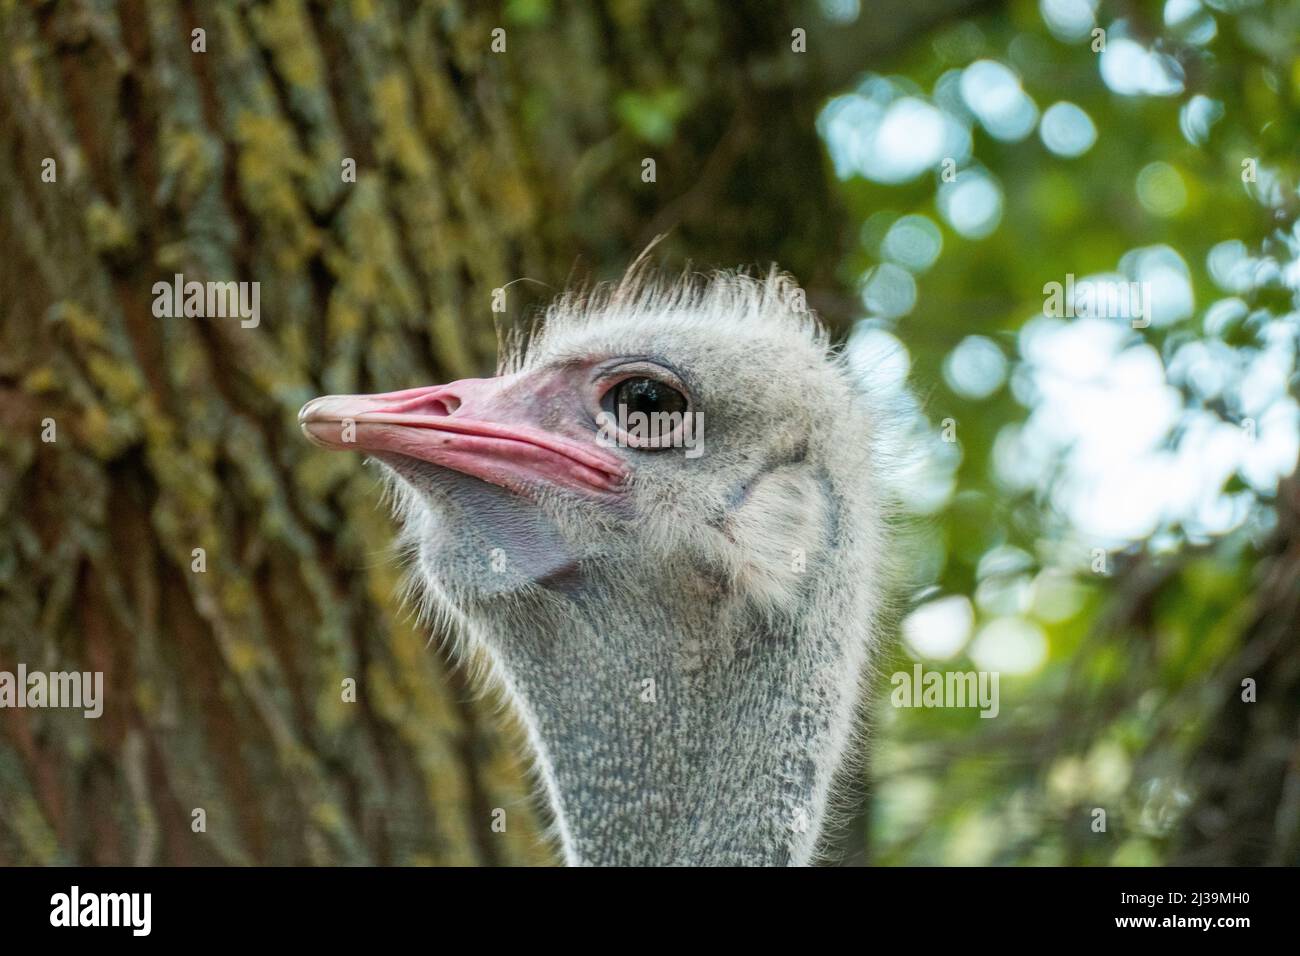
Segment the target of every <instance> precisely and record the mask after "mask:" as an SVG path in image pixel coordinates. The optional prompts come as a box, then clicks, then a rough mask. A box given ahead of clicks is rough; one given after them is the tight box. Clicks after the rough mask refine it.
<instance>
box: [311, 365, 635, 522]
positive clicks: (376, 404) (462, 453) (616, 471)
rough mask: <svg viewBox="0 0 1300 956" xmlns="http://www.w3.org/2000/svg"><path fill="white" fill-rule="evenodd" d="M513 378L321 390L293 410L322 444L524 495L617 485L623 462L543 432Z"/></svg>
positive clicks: (588, 444)
mask: <svg viewBox="0 0 1300 956" xmlns="http://www.w3.org/2000/svg"><path fill="white" fill-rule="evenodd" d="M513 378H514V377H513V376H510V377H506V378H492V379H464V380H462V381H459V382H452V383H450V384H448V385H431V386H428V387H425V388H411V389H406V390H405V391H401V392H385V393H383V394H380V395H326V396H324V397H323V398H317V399H313V400H312V401H310V402H308V403H307V404H306V405H304V406H303V407H302V411H300V412H299V413H298V422H299V424H300V425H301V426H302V430H303V434H305V435H306V436H307V437H308V438H309V439H310V440H311V441H313V442H314V443H316V444H317V445H320V446H321V447H322V448H333V449H340V450H349V451H367V452H372V453H377V454H379V455H381V456H382V455H383V454H395V455H405V456H407V457H408V458H417V459H419V460H421V461H427V462H429V463H431V464H434V465H439V466H441V467H443V468H450V469H453V470H454V471H458V472H461V473H463V474H466V475H472V476H473V477H475V478H479V479H482V480H483V481H487V482H490V483H492V484H494V485H499V486H500V487H502V488H506V489H509V490H510V491H513V492H516V493H518V494H522V495H525V496H527V497H533V496H535V494H536V492H537V491H539V490H541V489H542V488H544V487H547V486H552V487H561V488H566V489H569V490H571V491H577V492H581V493H586V494H588V495H590V494H593V493H595V494H600V495H606V494H609V493H612V492H617V491H619V490H621V488H622V485H623V482H624V481H625V480H626V478H627V475H628V469H627V467H626V466H625V465H624V463H623V461H622V460H621V459H620V458H619V457H618V456H616V455H614V454H613V453H612V452H609V451H607V450H605V449H603V448H601V447H600V446H598V445H597V444H595V442H594V441H582V440H578V439H575V438H570V437H567V436H562V435H557V434H555V433H554V432H552V431H548V430H544V429H542V428H540V427H538V426H537V425H536V424H534V423H532V422H530V421H528V420H527V419H529V418H533V417H534V416H533V415H530V414H529V413H528V409H527V408H525V407H521V403H520V402H519V401H518V400H517V399H511V398H508V397H507V396H506V395H505V389H504V387H503V386H504V385H505V384H507V383H509V382H510V381H511V380H512V379H513Z"/></svg>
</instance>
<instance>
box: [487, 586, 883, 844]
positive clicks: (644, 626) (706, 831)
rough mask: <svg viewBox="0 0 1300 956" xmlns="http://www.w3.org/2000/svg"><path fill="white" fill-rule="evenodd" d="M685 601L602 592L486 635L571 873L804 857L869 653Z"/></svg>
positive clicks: (812, 630)
mask: <svg viewBox="0 0 1300 956" xmlns="http://www.w3.org/2000/svg"><path fill="white" fill-rule="evenodd" d="M692 590H693V592H694V593H686V594H683V593H676V594H672V595H667V596H666V599H663V598H661V600H658V601H655V600H645V599H644V598H645V597H646V596H645V595H629V594H628V593H627V592H626V591H625V590H622V589H619V591H618V592H615V591H614V590H613V589H610V590H609V591H608V592H607V593H604V594H599V593H598V594H595V595H590V594H588V595H586V599H584V600H582V601H579V602H578V603H576V604H575V603H571V602H568V601H564V602H559V601H555V602H545V607H539V606H534V607H531V608H529V609H527V611H526V612H520V610H519V609H516V610H515V611H514V612H513V613H511V614H509V615H507V616H505V617H503V618H498V619H496V620H491V621H489V622H487V627H488V628H489V633H492V632H494V633H496V634H497V635H503V636H504V638H505V639H490V640H488V641H485V643H486V644H487V645H488V646H489V647H490V648H491V649H492V653H493V656H494V659H495V662H496V665H497V667H498V671H499V673H500V675H501V676H502V677H503V679H504V681H505V683H506V685H507V687H508V689H509V691H510V692H511V694H512V696H513V697H514V698H515V700H516V703H517V706H518V709H519V711H520V712H521V714H522V716H523V719H524V722H525V724H526V726H527V729H528V733H529V737H530V740H531V743H532V746H533V748H534V751H535V754H536V758H537V761H538V767H539V770H540V772H541V775H542V779H543V781H544V783H545V787H546V790H547V792H548V795H549V797H550V799H551V802H552V804H553V807H554V809H555V812H556V817H557V820H556V823H557V826H558V829H559V832H560V836H561V840H562V843H563V847H564V853H565V857H566V859H567V861H568V862H569V863H570V864H576V865H581V864H586V865H676V864H689V865H787V864H796V865H797V864H803V863H807V862H808V861H809V859H810V858H811V856H812V854H813V851H814V846H815V843H816V838H817V834H818V831H819V829H820V827H821V824H822V820H823V817H824V814H825V810H826V802H827V794H828V791H829V789H830V785H831V778H832V776H833V774H834V771H835V768H836V767H837V765H838V764H839V763H840V761H841V757H842V755H843V752H844V750H845V748H846V746H847V742H848V740H849V737H850V730H851V725H852V719H853V714H854V708H855V704H856V700H857V691H858V682H857V677H858V674H859V673H860V671H861V669H862V664H863V661H862V657H863V656H864V652H865V642H864V641H863V640H862V639H861V638H860V637H859V638H857V639H853V638H852V637H851V636H850V635H848V634H847V633H841V632H840V629H839V628H838V627H836V626H834V624H833V623H832V622H831V621H829V620H828V619H827V618H826V616H824V615H816V616H814V615H811V614H809V613H804V609H798V610H796V612H795V613H793V614H789V615H783V616H781V618H780V619H771V618H767V617H765V616H764V615H760V614H758V613H756V612H753V611H749V610H745V609H744V605H743V602H740V601H738V600H736V599H733V598H729V596H728V595H726V594H725V593H723V592H722V590H721V589H720V588H718V587H716V586H714V585H710V584H700V585H697V586H695V587H694V588H693V589H692ZM815 597H816V595H813V594H812V593H811V592H810V594H809V595H808V599H809V600H810V601H811V600H814V599H815ZM822 597H823V598H825V595H822ZM575 609H576V616H575ZM651 682H653V683H651Z"/></svg>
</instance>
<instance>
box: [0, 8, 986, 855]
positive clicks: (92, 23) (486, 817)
mask: <svg viewBox="0 0 1300 956" xmlns="http://www.w3.org/2000/svg"><path fill="white" fill-rule="evenodd" d="M966 5H970V4H965V5H964V4H960V3H951V2H948V3H930V4H926V3H920V4H917V3H912V4H903V3H890V4H886V7H887V9H886V10H884V11H882V12H881V14H882V15H881V19H880V21H879V22H873V23H866V22H864V23H861V24H859V25H858V26H857V27H855V28H854V30H852V31H842V32H841V33H839V34H836V35H832V28H831V27H829V26H828V25H827V24H825V23H822V22H821V21H818V20H816V19H815V18H814V17H813V16H812V15H808V14H806V11H804V10H803V8H802V7H800V6H799V5H797V4H792V5H789V6H786V5H780V4H778V5H767V4H762V5H760V4H756V3H755V4H744V3H742V4H738V5H731V4H718V5H700V4H694V3H689V4H684V5H682V6H681V7H680V8H672V7H671V6H670V5H661V4H638V3H631V4H629V3H620V2H609V3H594V4H579V3H563V2H560V3H554V4H548V3H535V4H505V5H497V4H478V3H475V4H463V3H456V2H440V3H429V4H417V3H380V2H374V3H366V2H358V3H324V2H303V0H275V2H269V3H235V2H217V3H196V2H182V3H172V2H149V0H123V2H122V3H120V4H118V5H116V6H109V7H106V6H104V5H101V4H91V3H81V2H60V3H49V2H46V3H29V4H17V5H6V8H5V12H4V13H3V14H2V16H3V22H2V24H0V50H2V52H3V56H2V57H0V133H2V138H0V141H2V142H3V148H2V149H0V181H3V182H4V184H5V191H6V195H5V202H4V211H3V218H2V219H0V223H3V225H2V226H0V263H2V265H0V302H2V303H3V308H4V315H3V319H2V320H0V514H2V515H3V521H2V522H0V670H9V671H13V670H14V669H15V668H16V666H17V664H18V663H19V662H24V663H26V664H27V666H28V667H29V668H32V669H37V668H41V669H44V670H48V671H56V670H86V671H102V672H103V674H104V680H105V698H106V702H105V709H104V713H103V716H102V717H101V718H100V719H98V720H87V719H84V718H83V717H82V716H81V715H80V713H79V712H72V711H64V710H36V709H25V710H24V709H13V708H9V709H5V710H3V711H0V864H10V863H55V862H61V863H96V864H123V863H124V864H163V863H168V864H185V863H270V864H288V863H310V864H318V863H319V864H324V863H438V864H447V863H452V864H486V863H511V864H518V863H538V862H546V861H549V860H551V859H552V852H551V848H550V847H549V845H548V844H547V842H546V841H545V840H544V839H543V837H542V836H541V832H542V831H541V827H540V824H539V814H538V812H537V811H536V810H535V809H534V804H533V801H532V797H531V794H530V789H531V788H530V786H529V784H528V782H527V779H526V776H525V775H524V773H523V771H522V763H521V759H520V758H519V757H517V756H516V754H517V753H518V749H517V746H516V744H517V742H518V741H517V740H516V739H515V737H516V735H515V734H514V732H513V731H511V730H510V729H509V727H508V726H505V725H503V723H502V722H501V721H500V720H498V719H497V718H496V717H495V716H493V713H494V709H493V706H492V701H490V700H483V699H481V696H480V695H479V692H478V691H477V690H476V689H474V688H471V687H470V686H468V685H467V683H466V679H465V677H464V676H463V675H462V674H461V673H460V672H459V671H457V670H455V669H453V668H451V667H449V666H448V664H447V663H446V662H445V659H444V657H443V656H442V655H441V654H440V653H439V651H438V649H437V648H436V647H435V648H426V641H427V640H428V637H429V635H428V634H427V632H426V630H425V629H424V628H423V627H422V626H420V625H419V623H417V622H415V621H413V620H412V619H411V618H410V616H409V615H408V614H407V613H406V612H404V611H403V610H402V608H401V606H400V602H399V601H398V600H397V598H396V596H395V595H396V591H397V588H398V582H399V570H398V566H397V562H396V561H395V560H394V559H393V558H392V556H391V555H390V554H388V553H387V546H388V543H389V542H390V541H391V538H392V527H391V524H390V521H389V518H388V516H387V515H386V513H385V510H384V508H383V507H382V506H381V505H380V504H379V503H378V497H377V485H376V482H375V480H374V476H373V473H372V472H371V471H369V470H367V469H365V468H363V467H362V465H361V463H360V462H359V461H358V460H357V459H356V458H354V457H352V456H332V455H329V454H327V453H323V452H319V451H316V450H313V449H312V448H311V447H310V446H309V445H308V444H307V443H306V442H305V441H303V440H302V438H301V436H300V434H299V431H298V427H297V425H296V421H295V414H296V411H297V409H298V407H299V406H300V405H301V404H302V403H303V402H304V401H305V400H306V399H308V398H310V397H312V396H314V395H317V394H321V393H324V392H354V391H367V390H391V389H397V388H404V387H410V386H414V385H419V384H427V383H430V382H435V381H439V380H447V379H451V378H457V377H462V376H467V375H475V374H482V373H484V372H487V371H490V369H491V367H492V365H493V362H494V354H495V348H496V341H497V324H496V323H495V322H494V318H495V317H494V315H493V313H492V310H491V306H492V292H493V290H494V289H497V288H503V287H506V288H508V294H507V302H508V312H509V317H510V318H511V319H515V320H517V319H518V318H519V317H521V316H524V315H525V314H526V313H527V311H528V309H529V308H530V307H531V306H533V305H534V304H535V303H536V302H538V301H540V300H542V299H545V298H547V297H549V296H550V294H551V293H552V291H553V290H554V289H555V288H556V287H558V286H560V285H562V284H563V283H564V282H565V281H566V280H567V279H568V278H569V276H570V275H571V274H572V273H573V272H574V271H577V272H579V273H583V272H588V271H589V272H592V273H594V274H595V275H597V276H608V275H612V274H613V273H615V272H617V271H618V270H619V269H621V268H622V267H623V266H625V265H626V264H627V262H628V261H629V260H630V259H631V258H632V257H633V256H634V255H635V254H636V253H637V252H638V251H639V249H640V247H641V246H642V245H643V244H644V243H645V242H646V241H648V240H649V239H650V238H651V237H652V236H654V235H655V234H656V233H659V232H664V231H667V232H669V233H670V236H669V239H668V241H667V243H666V244H665V246H664V247H663V248H664V250H666V253H665V254H666V255H668V256H675V257H678V258H681V257H683V256H684V255H694V256H695V257H696V259H697V260H698V261H701V262H702V263H704V264H707V265H710V266H711V265H728V266H729V265H736V264H740V263H746V262H753V263H755V264H757V265H758V266H760V267H765V266H766V265H767V264H768V263H770V262H771V261H773V260H777V261H780V262H781V263H782V265H783V266H785V267H786V268H789V269H791V270H793V271H794V272H795V273H796V274H797V275H799V276H800V277H801V278H802V279H804V280H805V281H806V282H807V283H808V284H809V286H810V287H812V288H814V289H816V288H825V289H831V290H833V289H835V287H836V285H837V283H836V278H835V269H836V265H837V263H838V262H839V260H840V252H841V250H842V249H843V247H844V245H845V243H846V242H849V241H851V230H850V229H849V228H848V227H847V224H846V223H845V221H844V219H843V218H842V216H840V215H839V214H837V213H835V212H834V209H835V207H834V204H833V202H832V200H831V198H830V192H829V188H830V187H829V183H828V177H827V175H826V171H825V162H824V158H823V152H822V150H821V147H820V145H819V143H818V141H817V137H816V133H815V130H814V127H813V119H814V117H815V114H816V110H817V109H818V108H819V106H820V103H821V102H822V99H823V96H824V94H825V93H826V92H828V91H830V90H831V89H832V87H833V86H834V84H836V83H839V82H842V81H844V80H845V79H847V76H846V75H845V70H844V68H843V67H836V66H835V65H834V64H835V63H836V62H839V60H842V59H843V58H842V57H840V58H839V60H836V58H833V57H824V58H822V59H817V56H818V54H817V52H816V51H817V50H818V49H819V43H820V42H821V41H823V40H824V41H825V42H824V47H825V48H826V49H830V48H831V47H835V48H837V49H840V50H843V49H845V48H846V44H849V43H850V41H852V39H853V37H854V36H857V37H858V40H859V45H858V46H857V47H856V49H857V50H858V57H857V63H858V65H859V66H862V67H865V66H868V65H869V64H870V61H871V58H872V56H873V53H874V52H876V51H881V50H886V49H889V48H890V47H891V46H892V45H893V44H895V43H897V42H898V41H899V39H900V38H902V37H904V36H906V34H907V31H908V30H909V29H916V28H918V27H922V26H926V25H928V24H929V23H930V22H932V21H933V20H934V19H935V18H936V17H940V16H944V15H946V13H948V12H950V11H952V10H955V9H960V8H962V7H963V6H966ZM863 19H864V20H865V19H866V18H865V17H864V18H863ZM796 26H803V27H804V28H805V29H807V30H808V32H809V38H810V39H809V49H810V51H812V52H810V53H809V54H808V55H806V56H804V55H800V54H795V53H793V52H792V50H791V43H790V39H791V30H792V29H793V28H794V27H796ZM498 27H501V28H504V29H505V31H506V34H505V36H506V50H505V51H504V52H501V53H494V52H493V51H492V49H491V43H492V31H493V30H494V29H496V28H498ZM199 30H201V31H203V33H202V34H201V36H202V38H203V44H204V46H205V49H204V50H203V51H202V52H198V51H197V47H198V42H197V39H196V38H197V37H199V36H200V34H198V33H196V32H195V31H199ZM349 158H350V159H353V160H355V162H356V169H357V174H356V181H355V182H345V181H344V177H343V175H342V171H343V163H344V160H345V159H349ZM645 158H653V159H655V161H656V165H657V171H656V173H657V174H656V180H655V182H653V183H646V182H643V181H642V178H641V172H642V160H643V159H645ZM47 159H50V160H53V167H50V166H49V164H46V163H45V162H44V161H45V160H47ZM47 168H52V169H53V170H54V172H55V174H56V178H55V179H54V181H52V182H47V181H44V180H43V178H42V173H43V171H44V170H45V169H47ZM176 273H181V274H183V275H184V276H185V278H186V280H197V281H201V282H206V281H220V282H226V281H240V282H258V283H259V284H260V308H261V319H260V323H259V325H258V326H257V327H255V328H245V327H243V326H242V325H241V323H240V321H239V320H238V319H234V318H225V319H223V318H156V317H155V316H154V314H153V311H152V307H153V292H152V289H153V286H154V283H156V282H159V281H171V280H172V277H173V276H174V275H175V274H176ZM521 277H527V278H528V279H531V280H536V281H535V282H532V283H518V284H515V285H509V286H507V284H508V283H510V282H511V281H512V280H516V279H520V278H521ZM813 304H814V305H816V304H817V301H816V299H815V298H814V300H813ZM51 428H52V429H53V432H52V437H53V439H54V440H52V441H48V440H43V439H45V438H49V437H51V435H50V433H49V432H50V429H51ZM196 549H202V551H201V552H199V551H196ZM200 553H201V555H202V559H203V561H204V562H205V564H206V567H205V569H204V570H196V568H197V567H198V563H197V562H198V560H199V559H198V555H199V554H200ZM347 680H354V681H355V683H356V699H355V702H348V701H346V700H345V699H344V693H343V687H344V682H345V681H347ZM499 810H504V811H505V822H506V827H505V832H497V829H499V827H498V828H497V829H494V827H493V822H494V820H495V821H498V822H499V821H500V819H501V815H500V814H499V813H494V811H499ZM198 811H202V817H203V819H204V824H205V826H204V827H202V828H200V827H199V825H198V819H199V817H200V814H199V813H198Z"/></svg>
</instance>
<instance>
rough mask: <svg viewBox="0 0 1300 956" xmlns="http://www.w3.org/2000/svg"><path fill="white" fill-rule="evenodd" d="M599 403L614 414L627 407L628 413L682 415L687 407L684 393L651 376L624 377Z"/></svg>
mask: <svg viewBox="0 0 1300 956" xmlns="http://www.w3.org/2000/svg"><path fill="white" fill-rule="evenodd" d="M601 404H603V405H604V406H605V410H606V411H607V412H610V413H611V414H614V415H617V414H618V413H619V409H620V408H625V409H627V414H628V415H631V414H633V413H634V412H642V413H643V414H645V415H655V414H669V415H671V414H673V413H677V414H679V415H684V414H685V413H686V409H687V407H688V403H687V401H686V396H685V395H683V394H682V393H681V392H679V391H677V389H675V388H673V387H672V386H670V385H665V384H664V383H663V382H659V381H656V380H655V379H653V378H625V379H623V381H621V382H619V383H618V384H617V385H615V386H614V387H613V388H611V389H610V390H609V391H608V392H606V393H605V400H604V402H602V403H601Z"/></svg>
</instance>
